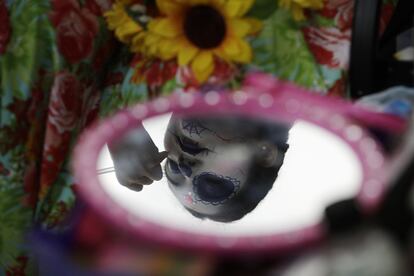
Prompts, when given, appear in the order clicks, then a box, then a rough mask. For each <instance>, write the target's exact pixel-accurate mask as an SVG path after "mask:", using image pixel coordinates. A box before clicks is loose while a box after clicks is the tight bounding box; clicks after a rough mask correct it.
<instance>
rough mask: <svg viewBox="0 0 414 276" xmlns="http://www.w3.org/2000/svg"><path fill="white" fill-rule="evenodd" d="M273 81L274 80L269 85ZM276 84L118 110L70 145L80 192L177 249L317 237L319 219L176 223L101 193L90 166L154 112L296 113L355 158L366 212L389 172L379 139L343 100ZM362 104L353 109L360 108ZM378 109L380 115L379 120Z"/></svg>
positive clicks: (248, 247)
mask: <svg viewBox="0 0 414 276" xmlns="http://www.w3.org/2000/svg"><path fill="white" fill-rule="evenodd" d="M262 84H263V83H262ZM272 87H273V88H275V86H274V85H273V86H272ZM250 88H251V87H250ZM268 88H269V89H268ZM279 88H280V89H279V92H278V93H273V92H270V91H271V89H270V87H267V88H266V85H261V86H260V87H259V89H256V91H255V92H254V93H253V92H251V91H250V90H251V89H249V88H248V87H246V89H245V90H239V91H235V92H224V93H223V92H221V93H218V92H215V91H212V92H208V93H206V94H201V93H196V94H186V93H182V94H179V93H176V94H174V95H172V96H170V97H166V98H159V99H157V100H155V101H152V102H148V103H146V104H139V105H136V106H134V107H132V108H129V109H126V110H123V111H120V112H118V113H117V114H116V115H114V116H113V117H111V118H109V119H106V120H104V121H103V122H101V123H99V124H96V125H94V126H92V127H90V128H89V129H87V130H86V131H85V132H84V133H83V134H82V136H81V138H80V140H79V143H78V145H77V146H76V147H75V151H74V159H73V164H72V165H73V169H74V175H75V179H76V181H77V183H78V185H77V186H78V187H77V190H78V191H79V194H80V196H81V198H82V199H83V201H85V202H86V203H87V205H88V206H89V207H90V208H92V209H93V210H94V211H95V213H96V214H97V215H98V216H100V217H102V218H103V219H104V220H106V221H107V222H109V224H111V225H114V226H115V227H118V228H120V229H122V230H125V231H126V232H127V233H129V234H131V235H132V236H133V237H135V238H137V239H141V240H144V241H149V242H152V243H156V244H159V245H163V246H172V247H174V248H176V249H186V250H197V251H199V250H201V251H203V252H214V253H231V254H234V253H242V254H244V253H249V254H250V253H253V254H256V253H260V252H269V251H271V252H272V253H275V254H278V253H281V252H284V251H286V250H293V249H298V248H301V247H303V246H306V245H309V244H310V243H315V242H318V241H321V240H322V239H323V238H324V237H325V236H326V232H327V228H326V226H325V225H324V224H323V222H322V221H321V222H318V223H316V224H315V225H309V227H306V228H304V229H300V230H297V231H293V232H287V233H277V234H272V235H261V236H240V237H226V236H217V235H202V234H194V233H191V232H184V231H178V230H175V229H170V228H167V227H165V226H162V225H159V224H156V223H154V222H151V221H147V220H145V219H142V218H140V217H138V216H137V215H134V214H132V213H130V212H129V211H128V210H126V209H124V208H123V207H121V206H119V205H118V204H116V203H115V201H114V200H113V199H112V198H111V196H110V195H108V194H106V192H105V191H104V189H103V188H102V186H101V185H100V183H99V179H98V175H97V172H96V165H97V160H98V157H99V154H100V151H101V150H102V148H103V146H104V145H105V144H107V143H108V142H111V141H114V140H115V139H116V138H118V137H120V136H121V135H123V134H124V133H126V132H127V131H128V130H130V129H132V128H134V127H135V126H136V125H137V124H139V123H140V122H141V121H142V120H144V119H148V118H151V117H154V116H157V115H162V114H165V113H168V112H174V113H175V114H178V115H186V116H189V115H208V114H211V113H212V112H214V114H223V115H226V114H227V115H232V114H233V115H234V114H236V115H243V116H250V117H255V118H263V119H268V120H272V118H273V119H274V118H278V120H283V121H286V122H293V121H295V120H298V119H301V120H304V121H307V122H310V123H312V124H316V125H318V126H320V127H322V128H324V129H326V130H328V131H329V132H331V133H333V134H334V135H336V136H337V137H339V138H340V139H341V140H342V141H344V143H346V144H347V145H348V146H349V148H350V149H352V151H353V152H354V153H355V154H356V156H357V158H358V159H359V160H360V164H361V170H362V178H363V179H362V183H361V189H360V191H359V194H358V195H357V196H356V201H357V202H358V203H359V205H360V208H361V210H362V211H363V213H364V214H366V215H368V214H371V213H372V212H374V211H375V210H376V209H377V207H378V206H379V204H380V202H381V199H382V197H383V195H384V192H385V182H386V179H388V174H389V172H388V171H387V170H386V168H388V163H389V160H388V159H387V158H386V157H385V155H384V153H383V150H382V147H381V145H380V144H379V143H378V142H377V141H376V140H375V139H374V138H372V137H371V136H370V135H369V134H368V133H367V131H366V130H365V129H364V127H363V125H361V124H359V123H358V122H357V121H356V120H354V119H353V118H352V117H351V116H349V114H354V113H355V112H352V111H351V107H350V105H348V103H346V104H345V101H342V100H338V99H329V98H326V97H322V96H318V95H312V94H310V93H309V92H303V90H302V89H300V88H296V87H295V86H292V85H285V86H284V88H283V87H279ZM257 90H260V91H262V92H258V91H257ZM283 91H285V92H286V93H284V92H283ZM361 110H362V109H361ZM361 110H359V111H358V112H357V113H358V114H360V115H364V114H362V113H361V112H362V111H361ZM350 111H351V112H350ZM381 116H382V115H379V117H378V118H379V119H380V120H379V121H381V118H382V117H381ZM363 117H364V118H365V119H368V121H378V120H376V118H375V114H374V113H372V112H368V113H366V114H365V116H363ZM378 118H377V119H378ZM384 118H385V117H384ZM384 122H385V123H386V124H387V125H386V127H387V128H389V129H398V128H399V127H400V125H399V121H395V122H394V121H393V120H391V121H390V120H389V118H385V121H384ZM384 122H383V123H384ZM155 233H156V234H155Z"/></svg>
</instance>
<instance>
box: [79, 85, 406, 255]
mask: <svg viewBox="0 0 414 276" xmlns="http://www.w3.org/2000/svg"><path fill="white" fill-rule="evenodd" d="M258 91H260V92H258ZM364 112H365V111H364V110H362V109H360V108H354V107H352V106H351V105H350V104H348V103H344V102H341V101H339V100H335V99H325V98H322V97H319V96H315V95H310V94H309V93H306V92H303V91H301V90H300V89H298V88H296V87H293V86H291V85H286V84H281V83H278V82H273V83H272V82H269V81H260V77H258V78H254V79H251V81H250V84H249V83H248V85H247V86H246V87H245V89H243V90H240V91H236V92H231V93H218V92H209V93H207V94H205V95H202V96H201V95H200V96H195V95H190V94H182V95H175V96H172V97H170V98H161V99H159V100H157V101H154V102H151V103H148V104H145V105H138V106H135V107H133V108H131V109H129V110H125V111H123V112H120V113H118V114H116V115H115V116H114V117H112V118H109V119H107V120H105V121H104V122H102V123H101V124H99V125H98V126H96V127H94V128H91V129H89V130H88V131H86V132H85V134H84V135H83V137H82V139H81V140H80V143H79V145H78V146H77V148H76V151H75V161H74V171H75V176H76V178H77V181H78V183H79V190H80V193H81V195H82V196H83V199H84V200H85V201H86V202H87V203H88V204H90V206H91V207H92V208H93V209H94V210H95V211H96V212H97V214H98V215H100V216H102V217H104V218H105V219H106V221H107V222H108V224H111V225H116V227H119V228H122V229H124V230H127V231H129V232H130V233H131V235H132V236H134V237H137V238H144V239H146V240H150V241H153V242H156V243H160V244H163V245H168V246H175V247H179V248H186V249H197V250H207V251H214V252H221V253H228V252H240V253H245V252H254V253H257V252H267V251H269V250H271V251H274V252H278V251H281V250H286V249H293V248H297V247H300V246H304V245H306V244H308V243H310V242H316V241H318V240H320V239H321V238H322V237H323V236H324V233H325V230H326V229H325V225H324V223H323V219H324V210H325V208H326V207H327V206H329V205H331V204H333V203H335V202H337V201H340V200H344V199H348V198H356V199H357V202H358V204H359V207H360V208H361V209H362V210H363V211H364V212H365V213H369V212H371V211H372V210H374V209H375V208H376V207H377V206H378V204H379V201H380V199H381V196H382V194H383V192H384V183H383V181H384V180H385V179H386V175H387V171H386V170H385V168H386V166H385V165H386V162H387V161H386V158H385V157H384V153H383V148H382V146H381V144H380V143H379V142H378V141H377V139H376V138H375V137H373V136H372V135H370V133H369V132H368V131H367V130H366V129H365V127H364V126H363V125H361V123H358V122H357V121H356V120H355V117H358V118H362V119H363V121H364V124H374V125H375V124H377V125H382V126H384V125H386V126H387V128H389V129H398V128H400V127H401V124H400V123H401V122H399V121H398V120H394V119H392V118H391V119H390V118H388V117H384V116H381V115H375V114H372V113H370V112H366V113H364Z"/></svg>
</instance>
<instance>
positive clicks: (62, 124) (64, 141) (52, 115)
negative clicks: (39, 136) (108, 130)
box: [40, 72, 83, 197]
mask: <svg viewBox="0 0 414 276" xmlns="http://www.w3.org/2000/svg"><path fill="white" fill-rule="evenodd" d="M82 92H83V87H82V85H81V84H80V82H79V81H78V79H77V78H76V77H75V76H74V75H73V74H71V73H68V72H61V73H58V74H57V75H56V76H55V82H54V84H53V87H52V91H51V96H50V97H51V98H50V103H49V113H48V118H47V125H46V136H45V142H44V144H45V145H44V151H43V159H42V160H43V162H42V170H41V174H42V175H41V187H40V197H43V196H44V195H45V192H46V191H47V187H49V186H50V185H51V184H52V183H53V182H54V181H55V180H56V177H57V175H58V173H59V170H60V167H61V166H62V164H63V162H64V161H65V159H66V157H67V155H68V151H69V147H70V140H71V137H72V131H73V130H74V129H75V128H76V127H77V126H78V125H79V121H80V120H81V119H80V116H81V114H80V113H81V108H82Z"/></svg>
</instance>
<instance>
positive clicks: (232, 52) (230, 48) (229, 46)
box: [221, 37, 240, 59]
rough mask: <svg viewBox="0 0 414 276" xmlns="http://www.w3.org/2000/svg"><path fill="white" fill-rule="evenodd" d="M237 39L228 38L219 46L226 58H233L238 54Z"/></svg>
mask: <svg viewBox="0 0 414 276" xmlns="http://www.w3.org/2000/svg"><path fill="white" fill-rule="evenodd" d="M238 40H239V39H237V38H233V37H229V38H227V39H226V41H225V42H224V43H223V45H222V46H221V48H222V50H223V53H224V54H225V55H226V57H228V58H230V59H231V58H233V57H235V56H237V55H238V54H239V53H240V46H239V43H238Z"/></svg>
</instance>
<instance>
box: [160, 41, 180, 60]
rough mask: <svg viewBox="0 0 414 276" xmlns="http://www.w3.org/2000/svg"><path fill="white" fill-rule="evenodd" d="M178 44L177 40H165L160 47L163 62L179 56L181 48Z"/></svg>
mask: <svg viewBox="0 0 414 276" xmlns="http://www.w3.org/2000/svg"><path fill="white" fill-rule="evenodd" d="M178 47H179V46H178V43H177V41H175V40H165V41H164V42H163V43H162V44H160V46H159V51H160V56H161V59H163V60H169V59H172V58H173V57H175V56H177V54H178V51H179V48H178Z"/></svg>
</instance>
